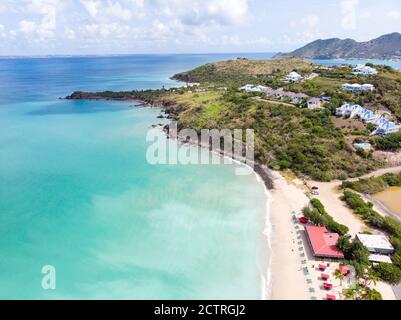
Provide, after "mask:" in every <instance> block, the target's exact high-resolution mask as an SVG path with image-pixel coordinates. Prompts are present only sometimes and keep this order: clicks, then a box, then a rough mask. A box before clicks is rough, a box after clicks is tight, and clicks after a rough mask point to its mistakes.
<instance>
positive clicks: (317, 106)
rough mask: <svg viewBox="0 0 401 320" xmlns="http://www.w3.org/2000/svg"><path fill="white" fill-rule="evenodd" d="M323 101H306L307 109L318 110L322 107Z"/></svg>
mask: <svg viewBox="0 0 401 320" xmlns="http://www.w3.org/2000/svg"><path fill="white" fill-rule="evenodd" d="M323 103H324V102H323V101H322V99H320V98H311V99H309V100H308V101H307V105H308V109H311V110H314V109H320V108H321V107H322V105H323Z"/></svg>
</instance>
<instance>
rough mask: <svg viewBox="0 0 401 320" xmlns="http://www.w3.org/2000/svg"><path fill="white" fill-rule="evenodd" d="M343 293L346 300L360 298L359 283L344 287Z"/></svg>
mask: <svg viewBox="0 0 401 320" xmlns="http://www.w3.org/2000/svg"><path fill="white" fill-rule="evenodd" d="M343 294H344V298H345V299H346V300H361V294H362V287H361V285H360V284H359V283H355V284H354V285H353V286H351V287H349V288H348V289H345V290H344V291H343Z"/></svg>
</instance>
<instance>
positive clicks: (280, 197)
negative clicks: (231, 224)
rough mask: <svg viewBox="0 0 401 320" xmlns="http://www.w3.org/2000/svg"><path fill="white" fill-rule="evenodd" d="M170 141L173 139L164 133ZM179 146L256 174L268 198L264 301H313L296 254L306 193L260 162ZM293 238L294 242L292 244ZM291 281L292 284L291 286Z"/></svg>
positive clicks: (264, 234) (182, 142)
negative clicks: (297, 220) (297, 222)
mask: <svg viewBox="0 0 401 320" xmlns="http://www.w3.org/2000/svg"><path fill="white" fill-rule="evenodd" d="M163 132H164V133H165V134H166V136H167V137H168V139H175V136H174V137H171V135H170V134H169V132H168V131H167V130H165V129H164V130H163ZM177 141H178V143H181V144H182V145H188V146H193V147H199V148H202V149H206V150H208V151H210V152H213V153H215V154H218V155H219V156H221V157H223V158H228V159H229V160H231V161H233V163H238V164H240V165H242V166H246V167H248V168H250V169H251V170H252V174H255V177H256V180H257V182H258V183H261V184H263V187H264V192H265V195H266V205H265V214H264V216H265V219H264V226H263V236H264V238H265V243H264V244H265V248H267V249H268V251H269V252H268V253H266V252H262V256H263V257H266V261H264V262H263V263H262V265H263V267H261V269H262V270H261V286H262V290H261V295H262V297H261V300H310V298H311V297H310V293H309V291H308V286H307V282H306V278H305V275H304V274H303V271H302V258H301V257H300V256H299V255H297V254H296V251H295V247H294V243H293V242H292V241H295V238H294V237H295V232H296V229H295V226H294V223H293V222H292V220H291V212H292V211H296V212H301V211H302V209H303V208H304V207H305V206H306V205H307V204H308V203H309V198H308V197H307V196H306V194H305V192H304V191H303V190H301V189H299V188H298V187H297V186H295V185H294V184H292V183H287V181H285V178H284V177H283V176H282V175H281V173H280V172H277V171H273V170H271V169H269V168H267V167H266V166H264V165H260V164H258V163H257V162H252V166H251V165H249V164H248V163H244V160H246V159H244V158H242V157H239V158H238V157H235V156H233V155H231V154H227V153H225V152H224V151H221V150H212V149H211V147H210V146H208V145H202V143H201V142H200V141H198V142H197V143H194V142H190V141H189V142H188V141H183V140H182V139H180V138H179V137H177ZM291 238H294V239H293V240H291ZM289 281H290V282H289Z"/></svg>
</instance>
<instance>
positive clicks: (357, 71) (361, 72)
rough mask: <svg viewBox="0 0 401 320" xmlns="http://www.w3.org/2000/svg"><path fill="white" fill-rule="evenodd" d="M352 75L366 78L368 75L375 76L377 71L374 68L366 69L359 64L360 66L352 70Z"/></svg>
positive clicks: (366, 67)
mask: <svg viewBox="0 0 401 320" xmlns="http://www.w3.org/2000/svg"><path fill="white" fill-rule="evenodd" d="M353 73H354V74H355V75H362V76H368V75H373V74H377V73H378V72H377V70H376V69H375V68H372V67H368V66H366V65H363V64H360V65H357V66H356V67H355V68H354V69H353Z"/></svg>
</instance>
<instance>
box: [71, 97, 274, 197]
mask: <svg viewBox="0 0 401 320" xmlns="http://www.w3.org/2000/svg"><path fill="white" fill-rule="evenodd" d="M138 93H140V92H135V91H133V92H117V93H115V92H111V91H105V92H97V93H91V92H82V91H75V92H73V93H72V94H71V95H69V96H66V97H65V98H64V99H66V100H105V101H136V102H139V105H138V106H139V107H146V108H159V109H161V110H162V112H163V113H164V114H165V116H163V118H165V119H170V120H174V119H176V118H177V116H178V114H179V113H180V109H181V108H180V106H179V105H177V104H175V103H174V102H172V101H166V100H163V99H149V98H148V99H140V98H139V97H138V95H139V94H138ZM161 117H162V115H160V116H159V117H158V118H161ZM154 126H159V124H155V125H154ZM163 131H164V132H165V133H166V135H167V136H168V137H169V138H172V136H171V135H170V133H169V125H165V126H164V128H163ZM179 142H181V143H188V142H187V141H184V140H180V139H179ZM197 145H198V146H199V147H201V148H205V149H208V150H209V151H213V152H216V153H218V154H220V155H221V156H224V157H229V158H232V159H233V160H234V161H238V162H240V163H242V164H244V165H248V166H250V167H252V168H253V170H254V171H255V172H256V173H257V174H258V175H259V176H260V178H261V179H262V180H263V183H264V184H265V186H266V188H267V189H268V190H272V189H274V185H273V177H272V174H271V171H270V169H269V168H268V167H267V166H266V165H262V164H260V163H258V162H256V161H254V162H251V163H249V160H247V159H246V158H244V157H237V156H235V155H233V154H228V153H226V152H225V151H224V150H223V149H222V148H220V149H219V150H213V149H212V145H211V142H210V145H209V146H207V145H202V143H201V142H200V139H199V142H198V144H197Z"/></svg>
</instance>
